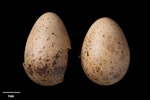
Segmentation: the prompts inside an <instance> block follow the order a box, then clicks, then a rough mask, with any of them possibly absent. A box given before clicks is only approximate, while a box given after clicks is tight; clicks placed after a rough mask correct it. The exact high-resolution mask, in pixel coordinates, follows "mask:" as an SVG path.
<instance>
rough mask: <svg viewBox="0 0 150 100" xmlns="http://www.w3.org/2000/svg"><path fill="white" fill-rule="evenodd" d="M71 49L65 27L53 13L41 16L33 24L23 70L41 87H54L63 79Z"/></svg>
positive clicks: (27, 42) (26, 47) (25, 52)
mask: <svg viewBox="0 0 150 100" xmlns="http://www.w3.org/2000/svg"><path fill="white" fill-rule="evenodd" d="M69 49H71V43H70V39H69V35H68V32H67V30H66V27H65V25H64V23H63V21H62V20H61V18H60V17H59V16H58V15H57V14H55V13H53V12H46V13H44V14H42V15H41V16H40V17H39V18H38V19H37V21H36V22H35V24H34V25H33V27H32V29H31V31H30V34H29V36H28V38H27V41H26V46H25V51H24V63H23V66H24V70H25V72H26V74H27V75H28V77H29V78H30V79H31V80H32V81H33V82H35V83H37V84H39V85H42V86H53V85H57V84H59V83H61V82H62V81H63V80H64V75H65V71H66V68H67V63H68V51H69Z"/></svg>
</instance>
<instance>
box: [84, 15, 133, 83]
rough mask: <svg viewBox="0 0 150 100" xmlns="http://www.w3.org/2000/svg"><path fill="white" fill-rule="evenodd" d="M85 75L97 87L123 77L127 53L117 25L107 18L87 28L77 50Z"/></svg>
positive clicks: (125, 70) (127, 63) (120, 30)
mask: <svg viewBox="0 0 150 100" xmlns="http://www.w3.org/2000/svg"><path fill="white" fill-rule="evenodd" d="M81 63H82V68H83V71H84V72H85V74H86V76H87V77H88V78H89V79H90V80H91V81H92V82H94V83H96V84H98V85H112V84H115V83H117V82H118V81H120V80H121V79H122V78H123V77H124V75H125V74H126V72H127V70H128V67H129V63H130V51H129V46H128V43H127V40H126V37H125V35H124V33H123V31H122V29H121V28H120V26H119V25H118V24H117V23H116V22H115V21H114V20H112V19H111V18H108V17H103V18H99V19H98V20H96V21H95V22H94V23H93V24H92V25H91V27H90V28H89V30H88V32H87V34H86V36H85V39H84V41H83V45H82V49H81Z"/></svg>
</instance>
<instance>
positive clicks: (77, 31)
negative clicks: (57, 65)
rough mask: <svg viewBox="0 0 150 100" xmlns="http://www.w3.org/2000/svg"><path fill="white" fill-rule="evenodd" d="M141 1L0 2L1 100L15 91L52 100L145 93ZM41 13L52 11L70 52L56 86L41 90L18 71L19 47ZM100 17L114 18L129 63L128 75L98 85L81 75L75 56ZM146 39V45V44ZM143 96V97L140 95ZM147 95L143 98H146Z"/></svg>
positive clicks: (20, 68)
mask: <svg viewBox="0 0 150 100" xmlns="http://www.w3.org/2000/svg"><path fill="white" fill-rule="evenodd" d="M145 4H146V3H143V2H134V3H131V2H127V1H126V2H123V1H121V0H120V2H110V1H105V2H104V1H101V0H100V1H98V2H94V1H91V2H87V1H85V2H83V3H81V2H73V1H69V2H55V3H54V2H52V1H51V0H47V1H44V0H43V1H42V0H41V1H37V0H35V1H31V0H29V2H27V1H26V2H24V1H18V2H14V1H12V2H10V1H6V2H5V3H1V5H2V6H3V7H2V8H1V10H2V11H1V17H2V18H1V40H0V41H1V42H0V43H1V50H2V51H1V69H0V78H1V82H0V84H1V85H0V92H1V93H0V94H1V95H0V96H1V97H2V98H7V95H6V94H2V91H20V92H21V94H16V95H15V98H30V97H33V98H36V97H42V98H52V97H56V98H57V97H68V96H71V98H74V97H80V96H83V97H88V96H91V97H99V98H101V97H105V96H106V98H107V97H110V96H114V97H115V98H119V97H120V96H121V97H123V98H125V97H126V98H128V97H130V96H133V97H138V96H141V95H142V93H144V92H145V91H146V89H148V85H147V84H148V82H147V81H148V78H146V77H147V76H148V74H147V73H146V68H147V67H148V66H147V65H145V62H146V60H145V57H144V56H145V54H146V55H147V53H146V49H145V48H146V47H145V45H146V46H148V45H147V43H148V42H147V39H146V37H147V36H146V35H147V32H146V31H145V30H146V29H147V25H146V24H144V23H145V22H146V23H148V20H147V19H148V16H147V14H148V11H147V10H148V7H147V6H146V5H145ZM45 12H54V13H56V14H57V15H58V16H59V17H60V18H61V19H62V20H63V22H64V24H65V26H66V28H67V31H68V34H69V37H70V40H71V46H72V49H71V50H70V51H69V60H68V66H67V70H66V73H65V78H64V81H63V82H62V83H60V84H58V85H56V86H49V87H45V86H40V85H37V84H35V83H34V82H32V81H31V80H30V79H29V78H28V76H27V75H26V73H25V71H24V69H23V65H22V64H23V61H24V49H25V44H26V40H27V37H28V35H29V32H30V30H31V28H32V26H33V24H34V23H35V21H36V20H37V18H38V17H39V16H41V15H42V14H43V13H45ZM101 17H110V18H112V19H113V20H115V21H116V22H117V23H118V24H119V25H120V27H121V28H122V30H123V31H124V34H125V36H126V39H127V41H128V44H129V48H130V53H131V58H130V59H131V60H130V65H129V69H128V72H127V73H126V75H125V77H124V78H123V79H122V80H121V81H119V82H118V83H116V84H114V85H111V86H100V85H97V84H95V83H93V82H91V81H90V80H89V79H88V78H87V77H86V76H85V74H84V72H83V70H82V66H81V61H80V59H79V58H78V57H79V55H80V52H81V46H82V42H83V40H84V37H85V35H86V32H87V31H88V29H89V27H90V26H91V24H92V23H93V22H94V21H95V20H97V19H98V18H101ZM145 40H146V41H145ZM144 94H145V93H144ZM145 96H146V94H145V95H144V96H142V97H145Z"/></svg>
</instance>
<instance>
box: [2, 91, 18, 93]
mask: <svg viewBox="0 0 150 100" xmlns="http://www.w3.org/2000/svg"><path fill="white" fill-rule="evenodd" d="M2 93H21V92H18V91H4V92H2Z"/></svg>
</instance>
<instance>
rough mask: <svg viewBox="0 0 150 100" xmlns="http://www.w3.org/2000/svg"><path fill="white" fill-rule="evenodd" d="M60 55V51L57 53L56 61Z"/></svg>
mask: <svg viewBox="0 0 150 100" xmlns="http://www.w3.org/2000/svg"><path fill="white" fill-rule="evenodd" d="M60 53H62V52H60V51H58V52H57V54H56V56H55V58H56V59H58V58H59V57H60Z"/></svg>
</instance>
